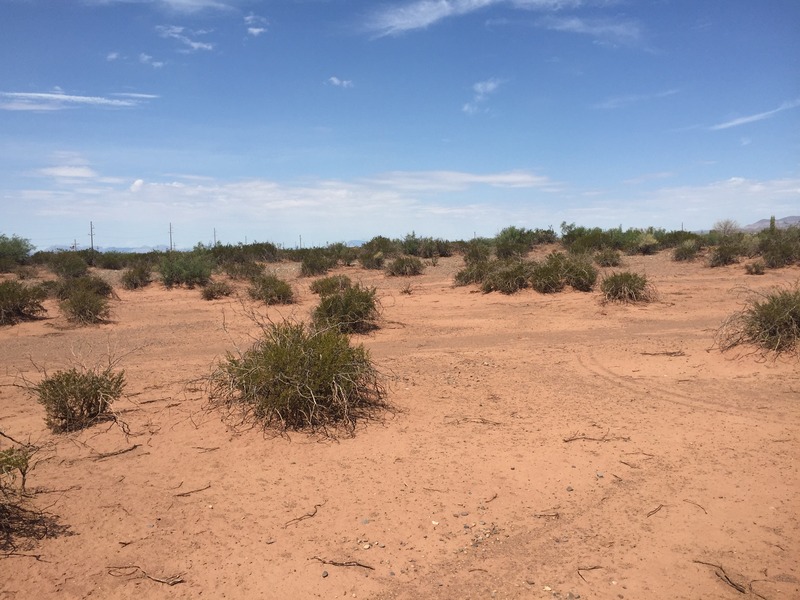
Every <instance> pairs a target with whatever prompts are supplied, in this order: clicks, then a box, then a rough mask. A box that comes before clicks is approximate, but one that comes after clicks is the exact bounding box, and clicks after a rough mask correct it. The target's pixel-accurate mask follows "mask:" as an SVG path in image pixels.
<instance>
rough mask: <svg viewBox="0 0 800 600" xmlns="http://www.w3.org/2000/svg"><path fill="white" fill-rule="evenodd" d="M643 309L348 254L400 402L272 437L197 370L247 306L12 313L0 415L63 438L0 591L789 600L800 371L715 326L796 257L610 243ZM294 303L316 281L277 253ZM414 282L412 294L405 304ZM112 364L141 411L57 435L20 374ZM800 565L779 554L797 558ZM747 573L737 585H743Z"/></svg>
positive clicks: (228, 302) (55, 444)
mask: <svg viewBox="0 0 800 600" xmlns="http://www.w3.org/2000/svg"><path fill="white" fill-rule="evenodd" d="M625 262H626V264H625V268H629V269H632V270H636V271H638V272H641V273H645V274H646V275H647V276H648V278H649V279H650V280H651V281H652V283H653V284H654V285H655V286H656V288H657V290H658V293H659V296H658V301H657V302H656V303H654V304H649V305H635V304H633V305H616V304H603V303H601V302H600V294H599V292H595V293H580V292H564V293H560V294H555V295H541V294H537V293H535V292H533V291H530V290H526V291H523V292H521V293H518V294H515V295H513V296H504V295H500V294H489V295H484V294H481V293H475V288H473V287H459V288H455V287H453V286H452V281H453V275H454V273H455V272H456V271H457V270H458V269H459V268H460V267H461V265H462V263H461V259H460V258H457V257H454V258H449V259H442V260H440V261H439V263H438V265H437V266H436V267H432V266H429V267H427V268H426V270H425V272H424V274H423V275H421V276H419V277H414V278H399V277H386V276H385V275H383V274H382V273H380V272H374V271H365V270H362V269H360V268H358V267H351V268H342V269H339V270H337V271H336V273H342V274H346V275H348V276H349V277H350V278H351V279H353V281H362V282H363V283H364V284H366V285H370V286H376V287H377V289H378V295H379V296H380V298H381V303H382V306H383V322H382V326H381V328H380V329H379V330H377V331H375V332H373V333H371V334H369V335H365V336H356V339H357V340H358V341H360V342H362V343H363V344H364V345H365V346H366V347H368V348H369V349H370V351H371V353H372V355H373V357H374V359H375V360H376V362H377V365H378V366H379V368H380V369H381V370H382V371H383V372H384V373H385V374H386V375H387V376H388V377H389V401H390V402H391V403H392V405H393V407H394V411H393V412H391V413H389V414H387V416H386V418H385V419H384V420H382V421H380V422H372V423H369V424H366V425H363V426H361V427H360V428H359V429H358V430H357V431H356V435H355V437H354V438H352V439H350V438H344V439H339V440H338V441H330V440H320V439H319V438H309V437H307V436H304V435H300V434H294V435H291V436H290V438H288V439H287V438H283V437H274V436H265V435H264V434H263V433H262V432H261V431H259V430H257V429H252V428H248V427H246V426H243V427H234V426H232V424H231V423H224V422H222V420H221V419H220V415H219V414H218V413H215V412H209V411H208V410H206V396H205V390H204V378H205V377H206V376H207V375H208V374H209V373H210V371H211V369H212V368H213V366H214V364H215V361H216V360H218V359H219V357H221V356H222V355H224V353H225V352H226V351H227V350H230V349H232V348H233V347H234V346H236V345H238V346H240V347H246V346H247V345H249V344H250V343H251V340H252V336H254V335H256V333H257V328H256V327H255V326H254V325H253V323H252V321H250V319H248V317H247V315H246V312H247V311H246V308H247V307H252V306H256V305H255V304H253V303H252V302H251V301H249V300H247V296H246V293H245V291H244V288H243V287H242V286H241V285H239V287H238V295H239V297H240V298H241V299H242V300H241V301H240V300H239V297H231V298H225V299H221V300H215V301H211V302H208V301H204V300H202V299H201V298H200V292H199V290H183V289H174V290H171V291H168V290H164V289H163V288H162V287H161V286H159V285H158V284H154V285H152V286H150V287H149V288H146V289H144V290H140V291H132V292H128V291H125V290H123V289H119V291H118V293H119V296H120V299H119V300H118V301H116V300H115V301H112V317H111V322H110V323H107V324H103V325H100V326H94V327H84V328H77V327H73V326H71V325H69V324H68V323H66V321H64V320H63V319H62V317H60V316H59V314H58V310H57V308H56V307H55V305H54V304H53V305H51V304H46V307H47V308H48V309H49V310H50V313H49V318H47V319H45V320H41V321H34V322H25V323H21V324H19V325H16V326H13V327H3V328H0V365H2V370H1V371H0V423H2V428H3V430H5V431H7V432H8V433H10V434H11V435H13V436H14V437H15V438H17V439H21V438H25V439H28V438H30V439H31V440H32V441H34V442H37V443H41V444H45V443H49V444H52V450H51V451H50V452H49V454H48V456H47V459H46V460H44V461H42V462H40V463H39V464H38V465H37V467H36V469H35V470H34V471H33V472H32V473H31V474H30V475H29V477H28V487H29V488H30V489H31V490H32V491H34V492H36V493H35V494H34V496H33V498H32V499H31V501H30V506H31V508H38V509H46V511H47V513H48V514H50V515H54V516H53V517H52V518H53V519H57V523H58V527H53V528H51V529H50V530H48V533H52V535H41V536H35V539H34V538H28V540H27V541H26V542H25V543H26V546H25V551H24V552H21V553H22V554H30V555H35V556H18V555H12V556H10V557H7V558H3V559H0V595H2V596H3V597H8V598H39V599H42V600H47V599H48V598H85V597H89V596H92V597H96V598H107V599H115V598H135V597H146V598H162V597H163V598H198V597H201V596H202V597H206V598H229V599H238V598H242V599H244V598H313V597H319V598H330V597H344V596H347V597H358V598H382V599H387V600H388V599H412V598H489V597H497V598H562V599H567V598H578V597H581V598H600V599H604V598H609V599H611V598H614V599H617V598H687V599H690V598H691V599H696V598H706V599H707V598H711V599H714V598H719V599H725V598H735V597H740V596H743V595H744V596H752V597H753V598H759V597H761V598H768V599H769V600H773V599H777V598H791V597H798V596H800V572H798V566H797V560H796V557H797V556H800V524H798V511H797V491H798V490H799V489H800V474H799V473H798V470H797V464H798V459H799V458H800V445H799V444H798V431H800V427H799V426H800V367H799V366H798V360H797V359H796V358H781V359H778V360H773V359H768V360H764V359H763V358H762V357H761V356H759V355H757V354H745V353H735V352H731V353H728V354H725V355H723V354H721V353H720V352H719V351H718V350H717V349H714V348H712V345H713V339H714V331H715V330H716V328H717V327H718V326H719V325H720V323H721V322H722V321H723V320H724V319H725V317H726V316H727V315H729V314H730V313H731V312H733V311H734V310H736V309H737V308H739V307H740V302H741V298H739V297H737V295H736V294H735V293H734V292H732V289H733V288H734V287H735V286H738V285H741V284H743V283H745V284H748V285H751V286H754V287H757V288H758V289H764V288H767V287H770V286H772V285H775V284H778V283H791V282H794V281H796V280H797V279H798V277H800V269H798V268H796V267H794V268H789V269H782V270H779V271H768V272H767V274H766V275H765V276H763V277H758V278H755V277H753V278H745V276H744V269H743V267H742V266H740V265H737V266H731V267H724V268H718V269H709V268H707V267H705V266H703V265H701V264H699V263H696V264H695V263H675V262H672V261H671V260H670V256H669V254H668V253H662V254H660V255H657V256H652V257H625ZM280 268H281V273H280V275H281V277H286V278H289V279H290V280H291V282H292V284H293V285H294V286H295V288H296V290H297V292H298V298H299V303H298V304H295V305H293V306H290V307H279V308H270V309H269V310H268V311H267V309H265V308H262V307H258V310H259V312H261V313H262V314H269V316H270V317H271V318H273V319H280V318H281V317H295V318H301V319H308V317H309V314H310V311H311V309H312V308H313V307H314V306H315V304H316V302H317V300H318V297H317V296H315V295H313V294H311V293H310V291H309V290H308V284H309V282H310V280H309V279H304V278H299V277H298V268H297V265H288V264H284V265H281V266H280ZM409 283H410V284H411V287H410V292H411V293H410V294H409V293H407V292H408V291H409V289H407V286H408V284H409ZM109 350H110V351H111V352H113V353H115V354H116V355H118V356H120V355H125V358H124V359H123V360H122V362H121V366H122V367H123V368H124V369H125V371H126V376H127V379H128V382H129V384H128V389H127V392H128V396H127V397H126V398H125V399H124V400H122V401H120V402H119V403H118V404H117V406H116V409H117V411H118V413H119V416H120V418H121V419H123V420H124V421H125V423H126V424H127V426H128V432H127V433H126V432H125V431H123V430H122V429H121V428H120V427H118V426H116V425H114V424H108V423H106V424H102V425H98V426H95V427H92V428H91V429H89V430H86V431H83V432H79V433H73V434H69V435H59V436H54V435H52V434H50V433H49V432H48V431H47V429H46V427H45V425H44V413H43V409H42V407H40V406H39V405H37V403H36V402H35V401H34V400H33V399H32V398H30V397H29V396H27V395H26V394H25V393H24V392H23V390H21V389H19V388H18V387H15V386H14V385H13V384H14V383H19V377H20V375H24V376H25V377H28V378H29V379H32V380H36V378H37V377H38V375H37V373H36V370H35V369H34V368H33V366H32V362H33V363H36V364H38V365H42V366H45V367H47V369H48V370H50V371H53V370H55V369H57V368H62V367H66V366H69V364H70V361H74V360H76V358H75V357H80V359H81V360H83V361H86V362H87V363H91V362H92V361H95V360H100V359H101V358H102V356H104V355H105V354H106V353H107V352H108V351H109ZM793 557H794V558H793ZM740 588H741V589H740Z"/></svg>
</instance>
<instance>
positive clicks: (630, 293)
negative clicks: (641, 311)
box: [600, 271, 657, 303]
mask: <svg viewBox="0 0 800 600" xmlns="http://www.w3.org/2000/svg"><path fill="white" fill-rule="evenodd" d="M600 291H601V292H602V293H603V298H604V299H605V301H606V302H623V303H627V302H653V301H654V300H655V299H656V297H657V293H656V290H655V288H654V287H653V284H651V283H650V282H649V281H647V277H646V276H644V275H640V274H639V273H632V272H630V271H621V272H619V273H612V274H610V275H608V276H607V277H605V279H603V281H602V282H601V283H600Z"/></svg>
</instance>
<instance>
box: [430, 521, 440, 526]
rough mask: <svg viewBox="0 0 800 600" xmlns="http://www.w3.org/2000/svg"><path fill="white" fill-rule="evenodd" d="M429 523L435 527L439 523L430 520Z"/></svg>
mask: <svg viewBox="0 0 800 600" xmlns="http://www.w3.org/2000/svg"><path fill="white" fill-rule="evenodd" d="M431 523H432V524H433V526H434V527H436V526H437V525H438V524H439V521H431Z"/></svg>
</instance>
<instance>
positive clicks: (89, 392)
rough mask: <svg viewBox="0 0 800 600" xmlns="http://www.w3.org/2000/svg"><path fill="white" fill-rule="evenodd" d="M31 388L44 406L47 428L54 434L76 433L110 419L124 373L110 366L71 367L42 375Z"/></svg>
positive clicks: (118, 395)
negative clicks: (99, 367)
mask: <svg viewBox="0 0 800 600" xmlns="http://www.w3.org/2000/svg"><path fill="white" fill-rule="evenodd" d="M30 389H31V393H32V394H33V395H34V396H35V397H36V399H37V400H38V401H39V402H40V403H41V404H42V405H43V406H44V409H45V414H46V419H47V426H48V427H49V428H50V430H51V431H53V433H63V432H65V431H75V430H77V429H83V428H84V427H88V426H90V425H92V424H93V423H95V422H97V421H100V420H104V419H108V418H111V417H112V416H113V415H112V413H111V406H112V404H113V403H114V402H115V401H117V400H118V399H119V398H120V396H121V395H122V392H123V391H124V389H125V373H124V371H114V369H113V368H112V367H106V368H104V369H102V370H100V369H98V368H94V369H80V370H79V369H77V368H74V367H73V368H71V369H69V370H66V371H57V372H56V373H54V374H53V375H47V374H45V377H44V378H43V379H42V381H40V382H39V383H38V384H36V385H33V386H32V387H31V388H30Z"/></svg>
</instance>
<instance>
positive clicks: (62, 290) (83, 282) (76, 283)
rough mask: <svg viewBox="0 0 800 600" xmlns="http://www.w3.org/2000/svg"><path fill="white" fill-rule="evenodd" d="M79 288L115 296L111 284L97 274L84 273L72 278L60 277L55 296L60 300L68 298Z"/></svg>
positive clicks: (108, 296) (107, 296)
mask: <svg viewBox="0 0 800 600" xmlns="http://www.w3.org/2000/svg"><path fill="white" fill-rule="evenodd" d="M79 290H84V291H87V292H90V293H92V294H96V295H98V296H102V297H104V298H111V297H112V296H114V288H113V287H111V284H110V283H108V282H106V281H105V280H104V279H102V278H100V277H98V276H96V275H84V276H83V277H73V278H70V279H60V280H59V281H58V282H57V284H56V286H55V296H56V298H58V299H59V300H66V299H67V298H69V297H70V296H72V295H73V294H75V293H76V292H77V291H79Z"/></svg>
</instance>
